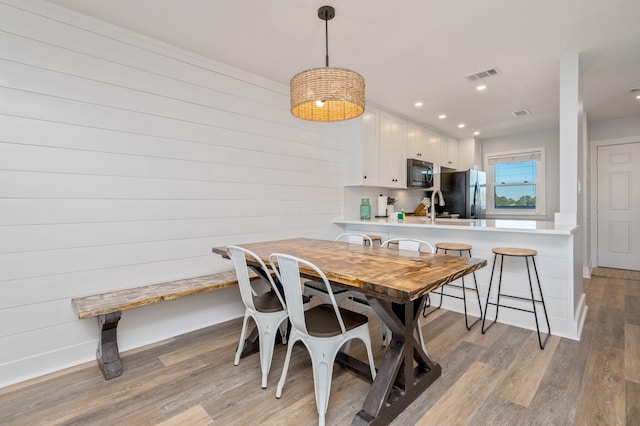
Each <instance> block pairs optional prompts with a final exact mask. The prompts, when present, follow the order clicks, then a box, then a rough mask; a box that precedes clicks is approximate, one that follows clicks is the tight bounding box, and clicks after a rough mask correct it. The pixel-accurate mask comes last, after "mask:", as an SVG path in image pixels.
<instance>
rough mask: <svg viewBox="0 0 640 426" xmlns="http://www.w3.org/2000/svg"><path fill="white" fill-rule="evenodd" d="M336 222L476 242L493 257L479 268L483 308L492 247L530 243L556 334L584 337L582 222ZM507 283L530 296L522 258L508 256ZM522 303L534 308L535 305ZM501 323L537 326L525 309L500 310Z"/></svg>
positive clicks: (455, 306)
mask: <svg viewBox="0 0 640 426" xmlns="http://www.w3.org/2000/svg"><path fill="white" fill-rule="evenodd" d="M336 223H337V224H338V225H342V226H344V227H345V230H346V231H348V232H360V233H364V234H368V235H379V236H380V237H381V239H382V240H383V241H384V240H387V239H391V238H419V239H422V240H425V241H428V242H430V243H432V244H433V245H435V244H436V243H439V242H457V243H465V244H471V245H472V246H473V250H472V254H473V257H475V258H483V259H487V262H488V266H487V267H486V268H483V269H481V270H479V271H477V272H476V277H477V281H478V288H479V291H480V298H481V301H482V306H483V307H484V306H485V301H486V297H487V290H488V288H489V279H490V277H491V265H492V263H493V253H492V251H491V249H492V248H494V247H526V248H530V249H534V250H537V251H538V256H536V265H537V268H538V273H539V275H540V283H541V285H542V291H543V292H544V298H545V302H546V306H547V310H548V313H549V320H550V322H551V333H552V334H554V335H556V336H561V337H567V338H570V339H574V340H579V339H580V335H581V332H582V326H583V324H584V320H585V318H586V313H587V306H586V303H585V295H584V292H583V284H582V270H581V268H580V266H579V262H576V261H574V259H576V258H580V256H582V252H581V244H580V241H577V239H578V238H577V237H576V236H577V235H579V233H577V232H576V231H577V229H578V227H577V226H574V225H559V224H555V223H554V222H548V221H533V220H499V219H477V220H468V219H437V220H436V223H435V224H432V223H431V220H430V219H427V218H425V217H411V216H409V217H407V219H406V220H404V221H394V220H391V219H386V218H385V219H373V220H367V221H361V220H338V221H336ZM577 265H578V266H577ZM499 267H500V265H499V264H498V265H496V269H498V268H499ZM496 274H497V271H496ZM495 279H497V277H494V280H495ZM502 285H503V288H504V289H505V290H506V291H507V292H509V293H510V294H515V295H518V296H525V297H526V296H527V294H528V292H529V282H528V279H527V272H526V267H525V266H524V264H523V262H522V260H521V259H505V263H504V270H503V280H502ZM456 291H460V290H458V289H456V288H451V287H447V288H446V289H445V292H447V293H450V294H459V293H456ZM494 291H495V290H494ZM430 297H431V303H432V305H433V304H435V305H436V306H437V305H438V304H439V303H440V300H439V299H440V298H439V296H438V295H437V294H435V293H432V294H431V296H430ZM494 297H495V293H494ZM514 302H515V301H514ZM523 303H524V302H523ZM516 305H517V303H516ZM442 307H443V308H445V309H449V310H453V311H456V312H463V305H462V301H461V300H458V299H455V298H451V297H445V298H444V300H443V302H442ZM522 307H523V308H525V309H527V308H528V309H530V308H531V305H530V304H528V305H523V306H522ZM468 309H469V313H470V314H471V315H475V316H479V314H480V313H479V312H478V309H477V306H474V305H473V304H469V306H468ZM493 309H495V308H491V310H490V312H489V315H488V317H492V316H493V312H494V311H493ZM498 322H502V323H505V324H510V325H515V326H518V327H523V328H527V329H531V330H535V323H534V321H533V316H532V315H531V314H529V313H525V312H520V311H515V310H511V309H504V310H500V315H499V317H498ZM490 332H491V331H489V333H490Z"/></svg>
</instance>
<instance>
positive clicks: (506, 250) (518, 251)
mask: <svg viewBox="0 0 640 426" xmlns="http://www.w3.org/2000/svg"><path fill="white" fill-rule="evenodd" d="M492 251H493V252H494V253H495V254H501V255H503V256H536V255H537V254H538V252H537V251H536V250H531V249H526V248H513V247H496V248H493V249H492Z"/></svg>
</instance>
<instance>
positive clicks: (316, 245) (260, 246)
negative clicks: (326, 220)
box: [213, 238, 487, 425]
mask: <svg viewBox="0 0 640 426" xmlns="http://www.w3.org/2000/svg"><path fill="white" fill-rule="evenodd" d="M240 246H241V247H244V248H246V249H248V250H251V251H253V252H254V253H256V254H257V255H258V256H259V257H260V258H261V259H262V260H263V261H264V262H265V263H267V264H269V256H270V255H271V254H272V253H285V254H289V255H293V256H296V257H300V258H303V259H305V260H307V261H309V262H311V263H313V264H315V265H316V266H318V267H319V268H320V269H321V270H322V271H323V272H324V273H325V274H326V276H327V278H328V279H329V281H330V282H331V284H333V285H337V286H342V287H345V288H348V289H349V290H353V291H357V292H359V293H361V294H363V295H364V296H365V297H366V299H367V301H368V303H369V304H370V305H371V307H372V308H373V310H374V311H375V312H376V314H377V315H378V317H379V318H380V319H381V320H382V321H384V323H385V324H386V325H387V326H388V327H389V329H390V330H391V332H392V338H391V343H390V344H389V346H388V347H387V351H386V353H385V356H384V359H383V361H382V364H381V365H379V366H378V373H377V375H376V378H375V380H373V382H372V384H371V388H370V390H369V393H368V395H367V397H366V399H365V401H364V404H363V406H362V409H361V410H360V411H359V412H358V413H357V414H356V416H355V417H354V419H353V423H352V424H354V425H379V424H380V425H381V424H388V423H390V422H391V421H392V420H393V419H394V418H396V417H397V416H398V415H399V414H400V413H401V412H402V411H403V410H404V409H405V408H406V407H408V406H409V405H410V404H411V403H412V402H413V401H415V399H416V398H418V396H420V394H421V393H422V392H424V391H425V390H426V389H427V388H428V387H429V386H430V385H431V384H432V383H433V382H434V381H435V380H436V379H437V378H438V377H440V375H441V374H442V370H441V368H440V365H439V364H437V363H435V362H434V361H432V360H431V359H430V358H429V356H428V355H427V354H426V353H425V351H424V350H423V349H422V346H421V345H420V344H419V343H418V342H417V341H416V339H415V337H414V331H415V329H416V327H417V326H419V324H418V316H419V314H420V313H421V309H420V308H421V306H422V302H423V299H424V297H425V296H426V295H427V294H428V293H429V292H431V291H433V290H435V289H437V288H439V287H442V286H443V285H445V284H447V283H450V282H451V281H454V280H456V279H458V278H460V277H462V276H464V275H467V274H470V273H472V272H474V271H476V270H478V269H480V268H482V267H484V266H486V265H487V261H486V259H476V258H470V257H464V256H449V255H444V254H435V253H422V252H415V251H409V250H397V249H394V248H386V247H380V246H361V245H357V244H349V243H343V242H336V241H328V240H317V239H310V238H294V239H287V240H278V241H265V242H258V243H249V244H241V245H240ZM213 252H214V253H218V254H220V255H223V256H226V248H224V247H220V248H214V249H213ZM300 273H301V274H302V275H303V276H305V277H307V278H311V279H313V278H318V277H317V275H316V274H315V273H314V271H313V270H311V269H308V268H305V267H304V265H300ZM336 362H338V363H340V364H341V365H343V366H345V367H347V368H350V369H352V370H354V371H356V372H358V373H359V374H361V375H363V376H364V377H369V379H371V376H370V373H369V372H368V366H367V365H366V364H365V363H363V362H361V361H359V360H354V359H352V358H351V357H350V356H348V355H346V354H343V353H341V354H340V355H339V357H338V358H337V360H336Z"/></svg>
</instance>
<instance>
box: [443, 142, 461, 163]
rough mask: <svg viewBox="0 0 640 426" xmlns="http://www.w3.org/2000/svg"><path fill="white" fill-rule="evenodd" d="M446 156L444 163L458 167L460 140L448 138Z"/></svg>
mask: <svg viewBox="0 0 640 426" xmlns="http://www.w3.org/2000/svg"><path fill="white" fill-rule="evenodd" d="M445 142H446V145H445V146H446V158H445V161H443V162H442V165H443V166H445V167H449V168H452V169H457V168H458V141H457V140H456V139H453V138H446V139H445Z"/></svg>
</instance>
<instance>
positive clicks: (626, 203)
mask: <svg viewBox="0 0 640 426" xmlns="http://www.w3.org/2000/svg"><path fill="white" fill-rule="evenodd" d="M598 266H604V267H609V268H619V269H632V270H640V142H638V143H631V144H624V145H609V146H601V147H599V148H598Z"/></svg>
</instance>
